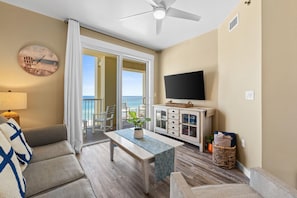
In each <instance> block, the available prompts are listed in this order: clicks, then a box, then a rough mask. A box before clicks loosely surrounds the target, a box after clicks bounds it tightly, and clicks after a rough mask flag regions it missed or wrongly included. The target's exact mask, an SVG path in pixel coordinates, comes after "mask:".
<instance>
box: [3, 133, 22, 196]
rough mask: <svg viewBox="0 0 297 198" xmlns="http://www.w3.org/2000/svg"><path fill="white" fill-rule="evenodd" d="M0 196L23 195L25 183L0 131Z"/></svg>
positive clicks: (16, 161) (15, 158) (17, 163)
mask: <svg viewBox="0 0 297 198" xmlns="http://www.w3.org/2000/svg"><path fill="white" fill-rule="evenodd" d="M0 181H1V182H0V197H25V189H26V183H25V179H24V177H23V175H22V170H21V168H20V163H19V161H18V160H17V157H16V154H15V152H14V150H13V148H12V147H11V145H10V143H9V142H8V140H7V139H6V137H5V136H4V135H3V134H2V133H1V131H0Z"/></svg>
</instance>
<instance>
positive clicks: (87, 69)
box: [83, 55, 143, 96]
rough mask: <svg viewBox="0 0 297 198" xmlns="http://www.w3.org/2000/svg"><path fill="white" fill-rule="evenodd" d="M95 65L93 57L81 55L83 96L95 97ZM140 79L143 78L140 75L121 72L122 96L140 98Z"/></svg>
mask: <svg viewBox="0 0 297 198" xmlns="http://www.w3.org/2000/svg"><path fill="white" fill-rule="evenodd" d="M95 64H96V59H95V57H93V56H88V55H83V96H94V95H95V91H94V83H95V74H94V70H95V68H94V67H95ZM115 75H116V74H115ZM142 78H143V74H142V73H139V72H131V71H123V72H122V79H123V82H122V86H123V89H122V93H123V96H141V95H142Z"/></svg>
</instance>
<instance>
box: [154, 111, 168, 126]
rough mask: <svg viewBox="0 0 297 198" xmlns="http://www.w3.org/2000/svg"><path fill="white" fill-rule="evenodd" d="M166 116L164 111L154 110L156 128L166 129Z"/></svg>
mask: <svg viewBox="0 0 297 198" xmlns="http://www.w3.org/2000/svg"><path fill="white" fill-rule="evenodd" d="M166 122H167V116H166V111H163V110H156V127H159V128H162V129H166Z"/></svg>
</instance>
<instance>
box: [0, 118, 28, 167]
mask: <svg viewBox="0 0 297 198" xmlns="http://www.w3.org/2000/svg"><path fill="white" fill-rule="evenodd" d="M0 130H1V131H2V133H3V134H4V136H5V137H6V138H7V140H8V142H9V143H10V144H11V146H12V148H13V150H14V151H15V153H16V155H17V158H18V160H19V162H20V164H21V168H22V170H25V168H26V167H27V165H28V164H29V162H30V160H31V159H32V149H31V147H30V146H29V145H28V144H27V142H26V140H25V136H24V134H23V132H22V130H21V127H20V126H19V125H18V123H17V122H16V121H15V120H14V119H13V118H10V119H9V120H8V121H7V122H6V123H3V124H0Z"/></svg>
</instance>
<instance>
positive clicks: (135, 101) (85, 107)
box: [82, 96, 142, 120]
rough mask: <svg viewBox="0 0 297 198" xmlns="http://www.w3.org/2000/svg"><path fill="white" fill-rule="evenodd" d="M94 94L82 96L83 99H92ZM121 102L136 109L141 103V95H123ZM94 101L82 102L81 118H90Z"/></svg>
mask: <svg viewBox="0 0 297 198" xmlns="http://www.w3.org/2000/svg"><path fill="white" fill-rule="evenodd" d="M94 98H95V97H94V96H83V99H94ZM122 102H123V103H126V104H127V106H128V107H130V108H131V109H137V108H138V106H139V105H141V104H142V96H123V98H122ZM94 107H95V102H94V101H89V102H88V103H85V102H84V101H83V104H82V118H83V120H89V119H91V116H92V114H93V113H94V109H95V108H94Z"/></svg>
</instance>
